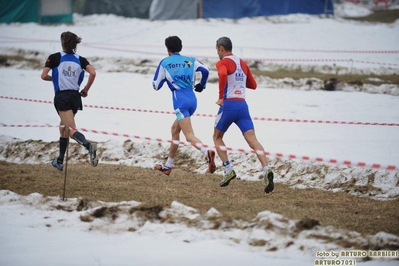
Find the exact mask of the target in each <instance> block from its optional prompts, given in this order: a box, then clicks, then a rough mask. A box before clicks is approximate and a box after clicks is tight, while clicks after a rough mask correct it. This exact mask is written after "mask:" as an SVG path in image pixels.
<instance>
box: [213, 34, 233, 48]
mask: <svg viewBox="0 0 399 266" xmlns="http://www.w3.org/2000/svg"><path fill="white" fill-rule="evenodd" d="M216 46H222V47H223V48H224V49H225V50H226V51H231V50H233V44H232V42H231V40H230V38H228V37H220V38H219V39H218V40H217V41H216Z"/></svg>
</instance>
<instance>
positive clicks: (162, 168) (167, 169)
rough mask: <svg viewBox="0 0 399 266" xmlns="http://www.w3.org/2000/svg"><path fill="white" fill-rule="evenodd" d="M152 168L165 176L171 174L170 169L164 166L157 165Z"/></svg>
mask: <svg viewBox="0 0 399 266" xmlns="http://www.w3.org/2000/svg"><path fill="white" fill-rule="evenodd" d="M154 168H155V170H158V171H161V172H162V173H164V174H165V175H170V173H171V172H172V167H168V166H166V165H164V164H157V165H155V167H154Z"/></svg>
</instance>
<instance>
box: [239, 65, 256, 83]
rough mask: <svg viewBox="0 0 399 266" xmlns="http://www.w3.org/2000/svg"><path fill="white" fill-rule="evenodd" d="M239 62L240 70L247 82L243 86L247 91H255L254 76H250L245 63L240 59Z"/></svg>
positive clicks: (250, 73)
mask: <svg viewBox="0 0 399 266" xmlns="http://www.w3.org/2000/svg"><path fill="white" fill-rule="evenodd" d="M240 62H241V68H242V70H243V71H244V73H245V74H246V75H247V82H246V84H245V86H246V87H247V88H248V89H253V90H255V89H256V87H257V86H258V84H257V83H256V80H255V78H254V76H253V75H252V72H251V70H250V69H249V67H248V65H247V63H245V62H244V60H242V59H240Z"/></svg>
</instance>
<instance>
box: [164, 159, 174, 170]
mask: <svg viewBox="0 0 399 266" xmlns="http://www.w3.org/2000/svg"><path fill="white" fill-rule="evenodd" d="M173 160H174V159H173V158H169V157H168V159H167V160H166V163H165V165H166V166H167V167H170V168H172V166H173Z"/></svg>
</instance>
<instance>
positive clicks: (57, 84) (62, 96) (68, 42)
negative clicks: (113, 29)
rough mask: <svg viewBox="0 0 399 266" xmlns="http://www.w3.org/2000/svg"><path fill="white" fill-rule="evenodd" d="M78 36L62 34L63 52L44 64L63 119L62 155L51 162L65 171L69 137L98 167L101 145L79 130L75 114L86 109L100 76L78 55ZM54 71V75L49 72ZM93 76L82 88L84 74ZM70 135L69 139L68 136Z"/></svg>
mask: <svg viewBox="0 0 399 266" xmlns="http://www.w3.org/2000/svg"><path fill="white" fill-rule="evenodd" d="M81 40H82V39H81V38H79V37H78V36H77V35H76V34H75V33H72V32H69V31H66V32H63V33H62V34H61V46H62V51H61V52H58V53H54V54H51V55H50V56H49V57H48V58H47V60H46V63H45V65H44V68H43V71H42V74H41V78H42V79H43V80H46V81H52V82H53V86H54V92H55V96H54V107H55V109H56V110H57V113H58V115H59V116H60V120H61V121H60V140H59V149H60V153H59V156H58V158H57V159H55V160H53V161H52V162H51V164H52V166H54V167H55V168H57V169H58V170H60V171H62V170H63V162H64V155H65V152H66V149H67V146H68V137H70V138H72V139H74V140H76V141H77V142H78V143H79V144H81V145H82V146H84V147H85V148H86V149H87V150H88V152H89V156H90V163H91V165H93V166H97V164H98V158H97V145H96V144H95V143H90V142H89V141H87V140H86V137H85V136H84V135H83V134H82V133H80V132H79V131H77V130H76V124H75V114H76V113H77V112H78V110H82V109H83V106H82V98H81V97H87V95H88V92H89V89H90V87H91V85H92V84H93V82H94V79H95V77H96V71H95V70H94V67H93V66H91V65H90V63H89V61H87V59H86V58H84V57H82V56H79V55H78V54H76V46H77V44H78V43H80V42H81ZM50 70H51V71H52V76H50V75H49V74H48V73H49V72H50ZM85 70H86V71H87V72H88V73H89V80H88V81H87V84H86V86H85V87H84V88H83V90H82V91H80V92H79V89H80V85H81V83H82V82H83V79H84V71H85ZM68 132H69V136H68Z"/></svg>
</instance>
